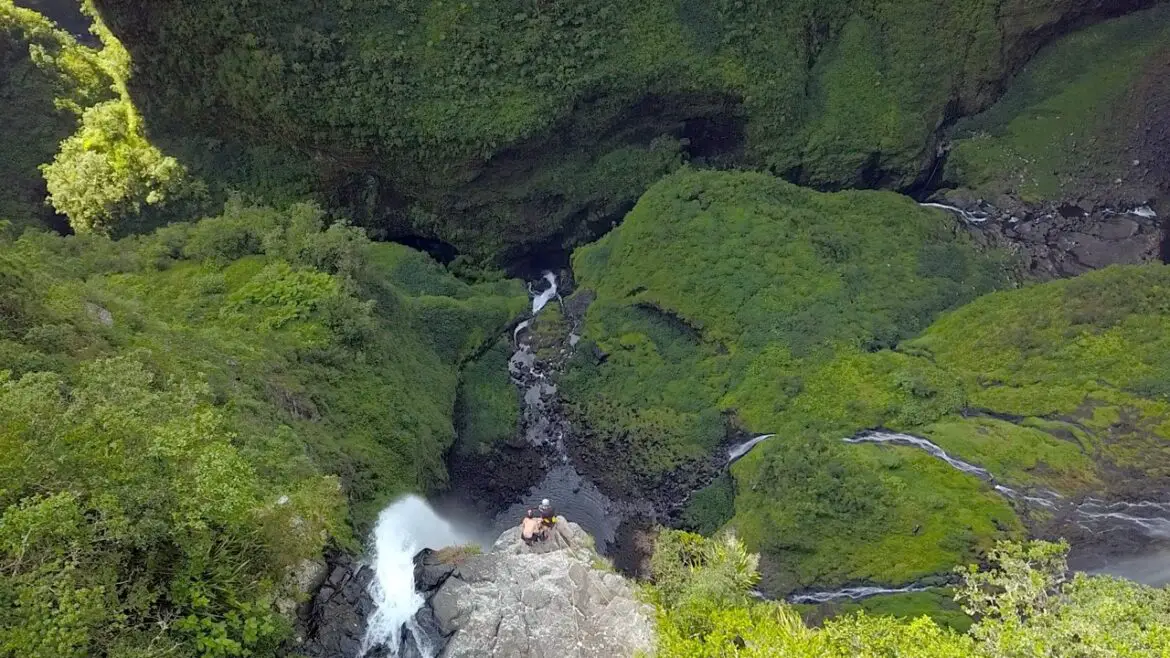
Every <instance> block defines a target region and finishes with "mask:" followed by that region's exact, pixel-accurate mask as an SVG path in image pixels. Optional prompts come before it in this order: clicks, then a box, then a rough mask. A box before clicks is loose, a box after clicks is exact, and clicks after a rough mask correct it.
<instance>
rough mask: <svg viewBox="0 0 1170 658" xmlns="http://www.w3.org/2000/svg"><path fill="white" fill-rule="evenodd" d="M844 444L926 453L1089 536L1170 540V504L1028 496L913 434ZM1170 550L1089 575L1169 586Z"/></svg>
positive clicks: (824, 597)
mask: <svg viewBox="0 0 1170 658" xmlns="http://www.w3.org/2000/svg"><path fill="white" fill-rule="evenodd" d="M772 436H774V435H772V434H762V435H760V436H757V437H754V438H752V439H749V440H748V441H745V442H743V443H741V444H739V445H736V446H733V447H732V448H731V449H730V450H729V451H728V460H727V463H728V464H729V465H730V464H731V463H732V462H734V461H736V460H738V459H740V458H742V457H743V456H744V455H746V454H747V453H748V452H749V451H750V450H752V449H753V448H754V447H756V446H757V445H759V444H760V443H762V442H764V441H765V440H767V439H769V438H771V437H772ZM842 441H844V442H845V443H851V444H861V443H874V444H890V445H901V446H907V447H911V448H917V449H919V450H923V451H925V452H926V453H928V454H930V455H931V456H933V457H935V458H937V459H939V460H941V461H943V462H946V463H947V464H948V465H949V466H951V467H952V468H954V469H955V470H957V471H959V472H962V473H966V474H968V475H973V476H975V477H977V478H979V479H981V480H984V481H985V482H987V483H989V484H990V485H992V488H993V489H994V490H995V491H996V492H997V493H999V494H1000V495H1002V496H1004V497H1005V498H1008V499H1011V500H1015V501H1019V502H1020V503H1023V504H1025V505H1029V506H1032V507H1035V508H1043V509H1044V510H1046V511H1048V512H1050V513H1053V514H1056V515H1064V516H1066V517H1067V518H1069V519H1070V520H1073V521H1074V522H1075V524H1076V526H1077V527H1079V528H1081V529H1082V530H1084V531H1086V532H1088V533H1089V534H1091V535H1100V534H1106V533H1136V534H1138V535H1140V536H1142V537H1144V538H1146V539H1148V540H1163V541H1167V540H1170V502H1161V501H1152V500H1145V501H1137V502H1126V501H1116V502H1108V501H1105V500H1101V499H1099V498H1093V497H1089V498H1085V499H1084V500H1082V501H1081V502H1080V503H1075V502H1074V501H1071V500H1069V499H1068V498H1066V497H1065V496H1063V495H1061V494H1060V493H1058V492H1056V491H1053V490H1051V489H1044V488H1034V489H1031V490H1029V491H1028V492H1027V493H1024V492H1021V491H1018V490H1016V489H1013V488H1011V487H1008V486H1006V485H1003V484H1000V483H998V482H997V481H996V478H995V476H994V475H992V474H991V472H989V471H988V470H987V469H985V468H982V467H980V466H976V465H975V464H971V463H969V462H966V461H963V460H961V459H958V458H956V457H953V456H951V455H950V454H948V453H947V452H946V451H945V450H943V449H942V447H940V446H939V445H937V444H936V443H934V442H932V441H930V440H928V439H925V438H922V437H919V436H913V435H911V434H903V433H899V432H884V431H868V432H862V433H861V434H858V435H857V436H853V437H848V438H845V439H842ZM1168 556H1170V549H1166V548H1160V549H1158V550H1157V551H1156V552H1155V553H1150V554H1146V555H1137V556H1133V557H1129V558H1122V559H1119V560H1118V559H1111V560H1109V561H1108V562H1106V563H1104V564H1097V565H1094V566H1092V567H1090V568H1089V569H1088V570H1089V572H1091V573H1111V574H1117V575H1121V576H1124V577H1130V578H1132V579H1134V580H1137V581H1139V582H1144V583H1146V584H1152V585H1158V586H1160V585H1163V584H1166V583H1167V582H1170V563H1168V562H1167V559H1170V557H1168ZM926 589H929V588H927V587H923V586H918V585H909V586H906V587H903V588H896V589H889V588H884V587H869V586H855V587H846V588H843V589H839V590H833V591H824V592H807V593H803V594H797V595H794V596H792V597H790V598H789V599H788V600H789V601H790V602H791V603H813V604H816V603H827V602H832V601H842V600H860V599H864V598H868V597H871V596H877V595H880V594H897V593H904V592H919V591H925V590H926Z"/></svg>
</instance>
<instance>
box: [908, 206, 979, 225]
mask: <svg viewBox="0 0 1170 658" xmlns="http://www.w3.org/2000/svg"><path fill="white" fill-rule="evenodd" d="M918 205H920V206H922V207H923V208H938V209H939V210H945V211H947V212H949V213H952V214H954V215H958V216H959V217H960V218H961V219H962V220H963V221H965V222H969V223H971V224H981V223H983V222H986V221H987V220H988V219H989V216H988V215H987V214H986V213H982V212H969V211H966V210H963V209H962V208H957V207H955V206H948V205H947V204H945V203H920V204H918Z"/></svg>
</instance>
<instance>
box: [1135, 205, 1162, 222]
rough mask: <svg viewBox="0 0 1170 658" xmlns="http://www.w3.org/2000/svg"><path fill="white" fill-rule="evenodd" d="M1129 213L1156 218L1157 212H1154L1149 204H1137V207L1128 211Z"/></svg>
mask: <svg viewBox="0 0 1170 658" xmlns="http://www.w3.org/2000/svg"><path fill="white" fill-rule="evenodd" d="M1129 214H1131V215H1137V216H1138V217H1141V218H1142V219H1157V218H1158V213H1156V212H1154V209H1153V208H1151V207H1149V206H1139V207H1137V208H1134V209H1133V210H1131V211H1129Z"/></svg>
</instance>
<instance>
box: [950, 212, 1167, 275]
mask: <svg viewBox="0 0 1170 658" xmlns="http://www.w3.org/2000/svg"><path fill="white" fill-rule="evenodd" d="M945 200H946V201H947V203H950V204H954V206H956V207H960V208H963V209H964V210H966V211H968V212H969V213H971V214H972V215H973V216H975V217H978V218H979V219H981V220H982V221H979V222H978V223H972V222H968V223H967V226H968V228H970V229H971V231H972V232H973V233H974V234H975V236H976V237H977V238H979V239H981V240H982V241H984V242H985V243H987V244H988V245H990V246H994V247H1000V248H1006V249H1008V250H1010V251H1013V252H1015V253H1016V254H1017V255H1019V256H1020V258H1021V260H1022V263H1021V267H1022V269H1023V270H1024V273H1025V274H1026V275H1027V276H1028V277H1029V278H1034V279H1040V280H1050V279H1058V278H1064V277H1071V276H1077V275H1078V274H1084V273H1085V272H1088V271H1090V270H1096V269H1101V268H1103V267H1108V266H1110V265H1137V264H1140V263H1150V262H1156V261H1157V260H1159V258H1160V257H1161V243H1162V238H1163V236H1162V229H1161V226H1160V221H1159V219H1158V217H1156V216H1154V215H1152V214H1150V213H1152V211H1150V210H1149V209H1148V208H1144V209H1127V210H1118V209H1113V208H1101V207H1094V206H1092V205H1089V207H1087V208H1082V207H1079V206H1073V205H1070V204H1065V205H1062V206H1058V205H1056V204H1027V203H1023V202H1020V201H1018V200H1014V199H1011V198H1008V197H1004V198H1003V199H999V200H997V202H996V204H991V203H988V202H986V201H983V200H980V199H976V198H973V196H972V195H970V193H966V192H951V193H949V194H948V195H947V198H946V199H945Z"/></svg>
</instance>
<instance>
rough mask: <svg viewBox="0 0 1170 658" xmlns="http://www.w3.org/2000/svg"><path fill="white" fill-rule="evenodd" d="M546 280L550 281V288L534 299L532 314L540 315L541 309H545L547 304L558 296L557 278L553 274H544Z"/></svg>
mask: <svg viewBox="0 0 1170 658" xmlns="http://www.w3.org/2000/svg"><path fill="white" fill-rule="evenodd" d="M544 280H545V281H548V288H547V289H546V290H545V291H544V292H542V293H540V294H538V295H536V296H535V297H533V298H532V314H533V315H536V314H537V313H540V309H542V308H544V307H545V305H546V304H548V303H549V302H550V301H552V298H553V297H556V296H557V277H556V275H555V274H553V273H552V272H545V273H544Z"/></svg>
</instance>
